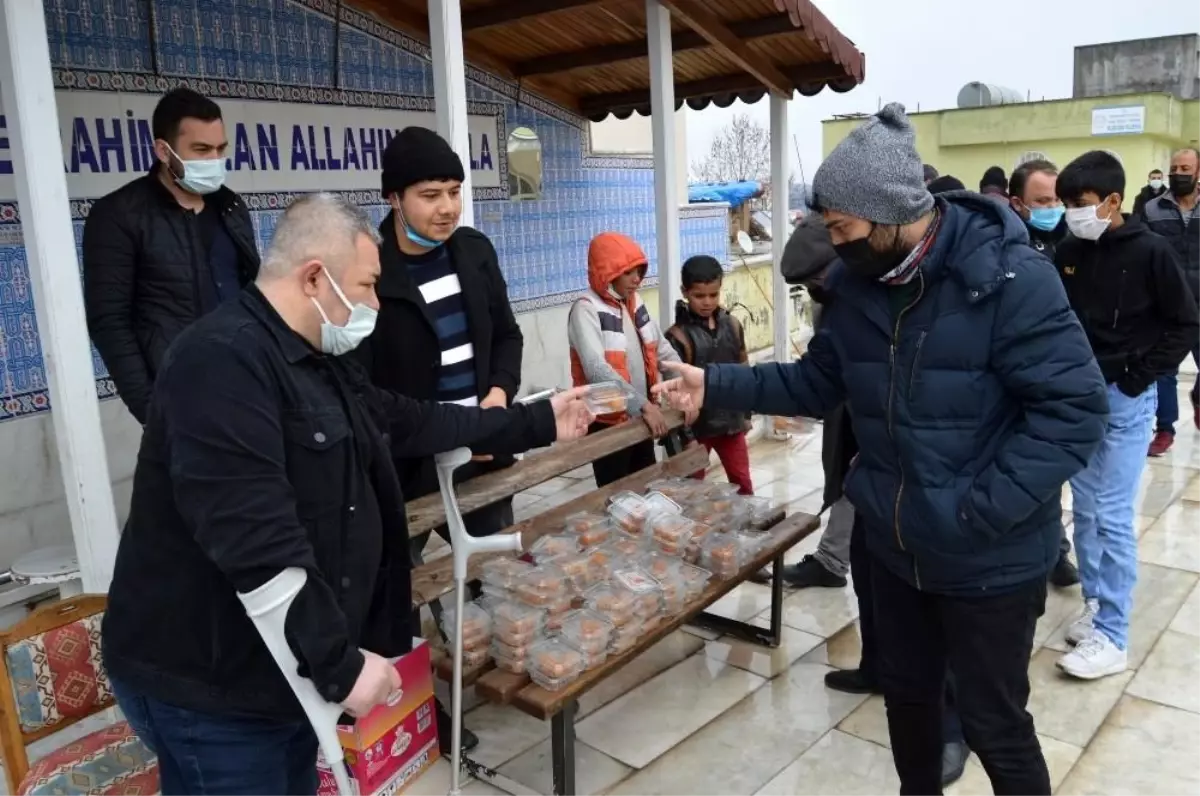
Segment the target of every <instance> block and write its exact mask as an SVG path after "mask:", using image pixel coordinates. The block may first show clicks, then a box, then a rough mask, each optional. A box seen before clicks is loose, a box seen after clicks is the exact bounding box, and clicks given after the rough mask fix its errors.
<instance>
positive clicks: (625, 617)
mask: <svg viewBox="0 0 1200 796" xmlns="http://www.w3.org/2000/svg"><path fill="white" fill-rule="evenodd" d="M635 599H636V595H634V593H633V592H631V591H629V590H628V589H626V588H623V587H621V586H619V585H614V584H610V583H602V584H600V585H599V586H593V587H592V588H591V589H590V590H588V593H587V594H585V595H584V600H583V602H584V605H586V606H587V607H588V608H590V609H591V610H593V611H595V612H596V613H599V614H603V615H604V616H606V617H608V619H609V621H611V622H612V623H613V624H614V625H617V626H618V627H620V626H621V625H624V624H627V623H628V622H630V621H631V620H632V619H633V609H634V601H635Z"/></svg>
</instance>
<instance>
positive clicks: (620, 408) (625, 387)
mask: <svg viewBox="0 0 1200 796" xmlns="http://www.w3.org/2000/svg"><path fill="white" fill-rule="evenodd" d="M636 396H637V393H636V392H634V390H633V387H631V386H630V385H629V384H627V383H625V382H623V381H601V382H597V383H596V384H589V385H588V387H587V392H585V393H584V394H583V402H584V403H585V404H587V408H588V411H589V412H591V413H592V414H594V415H612V414H616V413H618V412H624V411H625V410H626V408H627V407H628V405H629V399H630V398H633V397H636Z"/></svg>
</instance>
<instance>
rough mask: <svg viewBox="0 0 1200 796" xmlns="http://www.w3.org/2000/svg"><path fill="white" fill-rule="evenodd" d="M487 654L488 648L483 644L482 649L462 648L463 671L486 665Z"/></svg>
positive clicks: (488, 652)
mask: <svg viewBox="0 0 1200 796" xmlns="http://www.w3.org/2000/svg"><path fill="white" fill-rule="evenodd" d="M489 654H490V650H489V647H488V645H487V644H484V645H483V646H482V647H474V648H467V647H463V651H462V656H463V661H462V665H463V668H464V669H474V668H476V667H477V666H483V665H484V664H485V663H487V659H488V655H489Z"/></svg>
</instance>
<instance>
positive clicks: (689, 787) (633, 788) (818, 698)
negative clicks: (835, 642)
mask: <svg viewBox="0 0 1200 796" xmlns="http://www.w3.org/2000/svg"><path fill="white" fill-rule="evenodd" d="M828 671H830V669H829V668H828V667H826V666H817V665H813V664H805V663H798V664H796V665H794V666H792V667H791V668H790V669H789V670H788V671H787V672H786V673H785V674H783V675H781V676H780V677H777V678H776V679H774V680H772V681H771V682H770V683H768V684H767V685H765V686H763V687H762V688H760V689H758V690H757V691H755V692H754V693H753V694H751V695H750V696H748V697H746V698H745V699H743V700H742V701H741V702H738V703H737V704H736V705H734V706H733V707H732V708H731V709H730V710H728V711H726V712H725V713H724V714H723V715H721V716H720V717H719V718H717V719H716V720H714V721H713V722H712V723H711V724H709V725H707V726H706V727H704V729H702V730H700V731H699V732H698V733H696V734H695V735H693V736H692V737H691V738H688V739H687V740H686V741H684V742H683V743H681V744H679V745H678V746H676V747H675V748H674V749H672V750H671V751H669V752H667V753H666V754H665V755H663V756H662V757H660V758H659V759H658V760H655V761H654V762H653V763H651V764H650V765H649V766H647V767H646V768H644V769H642V770H641V771H639V772H638V773H636V774H634V775H633V776H632V777H630V778H629V779H628V780H626V781H625V782H623V783H621V784H620V785H619V786H617V787H616V788H615V789H614V790H613V791H612V793H613V794H623V795H626V796H650V794H679V793H686V794H696V795H698V794H730V793H738V794H746V793H754V792H755V791H756V790H758V789H759V788H760V787H762V786H763V785H764V784H765V783H766V782H767V781H768V780H770V779H771V778H772V777H773V776H775V775H776V774H777V773H779V772H780V771H781V770H783V769H784V768H785V767H787V766H788V764H790V763H791V762H792V761H793V760H795V759H796V758H797V757H798V756H799V755H800V754H801V753H803V752H804V751H805V750H806V749H808V748H809V747H810V746H812V744H814V743H815V742H816V741H817V740H818V739H819V738H821V737H822V736H823V735H824V734H825V733H827V732H828V731H829V730H830V729H831V728H832V727H833V726H834V725H836V724H837V722H838V721H839V720H840V719H841V718H842V717H844V716H845V715H846V714H847V713H849V712H850V711H851V710H852V709H853V708H854V706H855V705H857V704H858V702H859V701H860V700H862V697H861V696H854V695H851V694H840V693H838V692H836V691H829V690H828V689H826V688H825V687H824V684H823V678H824V676H825V673H826V672H828ZM748 744H752V745H753V750H752V751H750V750H748V749H747V745H748Z"/></svg>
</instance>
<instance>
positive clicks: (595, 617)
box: [559, 609, 614, 653]
mask: <svg viewBox="0 0 1200 796" xmlns="http://www.w3.org/2000/svg"><path fill="white" fill-rule="evenodd" d="M613 628H614V625H613V623H612V620H610V619H609V618H608V617H606V616H604V615H603V614H600V613H597V612H596V611H589V610H587V609H581V610H577V611H571V612H570V613H568V614H567V615H566V616H565V617H563V621H562V628H561V629H560V630H559V635H560V636H562V639H563V640H564V641H566V642H567V643H568V644H570V645H571V646H572V647H574V648H575V649H577V650H580V651H582V652H586V653H596V652H603V651H604V650H606V649H608V642H609V641H610V640H611V639H612V632H613Z"/></svg>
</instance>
